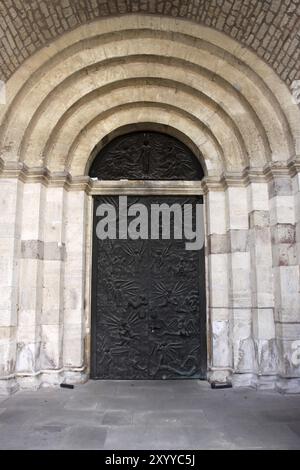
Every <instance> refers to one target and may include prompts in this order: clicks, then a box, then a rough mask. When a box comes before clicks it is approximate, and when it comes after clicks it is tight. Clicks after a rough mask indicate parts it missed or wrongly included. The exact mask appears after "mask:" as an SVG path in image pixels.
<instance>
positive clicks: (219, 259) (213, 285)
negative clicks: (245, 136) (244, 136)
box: [206, 188, 232, 382]
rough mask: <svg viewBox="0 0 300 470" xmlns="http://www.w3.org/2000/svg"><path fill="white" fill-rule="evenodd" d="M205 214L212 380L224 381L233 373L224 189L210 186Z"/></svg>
mask: <svg viewBox="0 0 300 470" xmlns="http://www.w3.org/2000/svg"><path fill="white" fill-rule="evenodd" d="M206 214H207V236H208V250H207V253H208V260H207V267H208V276H207V277H208V299H207V300H208V302H207V303H208V314H209V324H208V328H209V335H208V337H209V339H210V342H209V353H210V354H209V357H210V380H211V381H220V382H224V381H226V380H228V378H229V377H230V376H231V371H232V344H231V341H230V310H229V299H228V290H229V286H228V238H227V234H226V201H225V193H224V190H223V189H222V188H220V190H214V189H209V192H208V193H207V195H206Z"/></svg>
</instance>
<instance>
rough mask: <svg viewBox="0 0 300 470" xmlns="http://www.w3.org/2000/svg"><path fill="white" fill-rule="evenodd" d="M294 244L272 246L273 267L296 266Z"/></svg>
mask: <svg viewBox="0 0 300 470" xmlns="http://www.w3.org/2000/svg"><path fill="white" fill-rule="evenodd" d="M296 248H297V246H296V244H292V245H289V244H287V243H279V244H277V245H273V266H294V265H297V264H298V257H297V251H296Z"/></svg>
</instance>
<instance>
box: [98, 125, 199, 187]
mask: <svg viewBox="0 0 300 470" xmlns="http://www.w3.org/2000/svg"><path fill="white" fill-rule="evenodd" d="M89 174H90V176H91V177H93V178H98V179H100V180H120V179H128V180H201V179H202V177H203V170H202V167H201V165H200V162H199V161H198V159H197V158H196V157H195V156H194V154H193V152H192V151H191V150H190V149H189V148H188V147H187V146H186V145H184V144H183V143H182V142H180V141H178V140H177V139H175V138H174V137H171V136H169V135H166V134H161V133H159V132H135V133H131V134H126V135H123V136H120V137H117V138H116V139H114V140H113V141H111V142H110V143H109V144H107V145H106V146H105V147H104V148H103V149H102V150H101V152H100V154H99V155H97V156H96V158H95V159H94V161H93V163H92V166H91V168H90V172H89Z"/></svg>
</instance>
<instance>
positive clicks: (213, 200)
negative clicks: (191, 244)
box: [207, 191, 226, 234]
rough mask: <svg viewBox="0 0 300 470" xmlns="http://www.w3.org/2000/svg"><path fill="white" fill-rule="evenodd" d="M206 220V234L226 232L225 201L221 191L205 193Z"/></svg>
mask: <svg viewBox="0 0 300 470" xmlns="http://www.w3.org/2000/svg"><path fill="white" fill-rule="evenodd" d="M216 214H217V217H216ZM207 222H208V234H214V233H216V234H224V233H225V232H226V201H225V194H224V193H223V192H221V191H209V193H208V194H207Z"/></svg>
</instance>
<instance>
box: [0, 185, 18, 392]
mask: <svg viewBox="0 0 300 470" xmlns="http://www.w3.org/2000/svg"><path fill="white" fill-rule="evenodd" d="M22 191H23V183H22V182H20V181H18V180H17V179H16V178H11V179H10V178H7V179H1V184H0V207H1V210H0V298H1V306H0V392H5V393H9V392H11V391H13V390H15V389H16V387H17V386H16V382H15V379H14V377H15V366H16V328H17V310H18V306H17V294H18V287H17V286H18V276H19V272H18V271H19V266H18V264H19V256H20V225H21V201H22Z"/></svg>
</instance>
